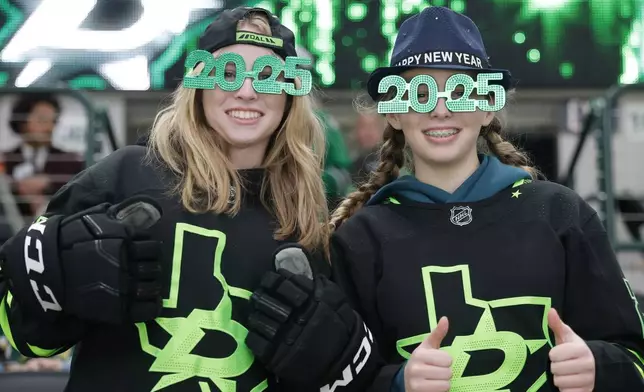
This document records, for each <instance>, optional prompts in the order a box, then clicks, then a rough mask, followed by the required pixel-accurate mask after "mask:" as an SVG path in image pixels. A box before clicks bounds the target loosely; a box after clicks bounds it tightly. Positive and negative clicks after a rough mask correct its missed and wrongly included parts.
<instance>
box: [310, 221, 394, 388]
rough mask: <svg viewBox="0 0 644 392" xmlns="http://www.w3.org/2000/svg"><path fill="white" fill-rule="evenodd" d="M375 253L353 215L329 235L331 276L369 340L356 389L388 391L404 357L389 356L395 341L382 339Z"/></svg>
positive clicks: (370, 240) (373, 245) (376, 257)
mask: <svg viewBox="0 0 644 392" xmlns="http://www.w3.org/2000/svg"><path fill="white" fill-rule="evenodd" d="M378 253H379V252H378V246H377V244H376V243H375V241H374V240H373V239H372V238H371V237H370V236H369V234H368V231H367V230H366V228H364V227H360V224H359V223H358V222H356V221H355V220H353V219H350V220H348V221H347V222H345V223H344V224H343V225H342V227H341V228H340V230H339V231H338V232H336V233H335V234H334V235H333V236H332V238H331V263H332V264H331V265H332V271H333V280H334V281H335V282H336V283H338V284H339V285H340V286H341V287H342V288H343V290H344V292H345V294H346V295H347V296H348V297H349V301H350V302H351V305H352V306H353V308H354V309H355V310H356V311H357V312H358V313H359V314H360V315H361V317H362V319H363V321H364V324H365V327H366V328H367V329H368V331H369V336H370V337H371V342H372V344H371V352H370V356H369V358H368V361H366V363H365V365H364V366H363V367H362V368H361V373H360V374H358V375H357V377H356V385H355V387H358V389H356V390H360V391H369V392H390V391H391V390H392V387H394V379H395V378H396V375H397V374H398V372H399V370H401V368H402V367H401V365H402V364H403V360H402V359H400V360H389V359H390V358H394V357H395V353H394V352H393V351H395V342H391V341H387V340H386V339H385V334H384V331H383V326H382V323H381V322H380V319H379V316H378V311H377V308H376V285H377V282H378V280H379V279H378V274H379V268H378V259H379V256H378ZM392 349H393V351H392ZM346 390H347V391H348V390H349V389H346ZM351 390H353V389H351ZM321 391H322V390H321ZM331 391H332V390H331ZM323 392H328V391H327V390H325V391H323Z"/></svg>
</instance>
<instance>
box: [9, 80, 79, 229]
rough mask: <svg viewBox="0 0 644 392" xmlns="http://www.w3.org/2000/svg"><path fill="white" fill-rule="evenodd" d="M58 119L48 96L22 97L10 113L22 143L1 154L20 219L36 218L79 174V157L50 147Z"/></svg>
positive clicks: (56, 106)
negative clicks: (21, 216) (22, 217)
mask: <svg viewBox="0 0 644 392" xmlns="http://www.w3.org/2000/svg"><path fill="white" fill-rule="evenodd" d="M59 116H60V104H59V103H58V101H57V100H56V99H55V98H54V96H53V95H51V94H46V93H38V94H33V93H29V94H23V95H21V96H20V97H19V98H18V100H17V101H16V103H15V105H14V107H13V110H12V112H11V119H10V120H9V125H10V127H11V129H12V130H13V131H14V132H15V133H16V134H17V135H18V136H19V137H20V138H21V139H22V143H21V144H20V145H19V146H18V148H16V149H15V150H13V151H9V152H7V153H5V154H4V164H5V171H6V174H7V175H8V176H9V177H10V178H11V179H12V180H13V181H12V192H13V194H14V196H15V197H16V200H17V204H18V208H19V209H20V212H21V214H22V215H23V216H27V217H33V216H35V215H37V214H38V213H39V212H40V211H41V210H42V209H44V207H45V205H46V204H47V200H48V196H51V195H53V194H54V193H55V192H56V191H57V190H58V189H59V188H60V187H62V186H63V185H64V184H65V183H67V181H69V179H70V178H71V177H72V176H73V175H75V174H76V173H78V172H80V171H81V170H82V169H83V167H84V163H83V161H82V159H81V157H80V156H78V155H77V154H73V153H68V152H65V151H62V150H59V149H57V148H55V147H54V146H52V143H51V142H52V134H53V132H54V128H55V126H56V123H57V121H58V117H59Z"/></svg>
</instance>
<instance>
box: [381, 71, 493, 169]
mask: <svg viewBox="0 0 644 392" xmlns="http://www.w3.org/2000/svg"><path fill="white" fill-rule="evenodd" d="M456 73H462V71H461V72H458V71H454V70H443V69H427V68H417V69H411V70H408V71H406V72H404V73H403V74H401V76H402V77H404V78H405V79H406V80H407V81H408V82H409V81H410V80H411V79H412V78H413V77H414V76H416V75H423V74H424V75H429V76H431V77H433V78H434V79H435V80H436V84H437V85H438V90H439V91H444V90H445V82H446V81H447V79H449V77H450V76H452V75H454V74H456ZM470 76H472V78H473V79H475V80H476V75H475V74H471V75H470ZM423 87H424V89H423ZM462 95H463V86H458V87H457V89H456V90H455V91H454V93H453V94H452V96H453V98H454V99H455V98H458V97H460V96H462ZM470 99H484V97H481V96H477V95H475V94H471V95H470ZM418 100H419V101H420V102H421V103H422V102H427V86H421V88H419V93H418ZM493 118H494V113H493V112H483V111H480V110H478V109H477V110H476V111H474V112H454V113H453V112H450V111H449V110H448V109H447V106H446V105H445V99H443V98H440V99H439V100H438V103H437V104H436V108H434V110H433V111H431V112H429V113H417V112H415V111H413V110H410V111H409V112H408V113H401V114H393V113H392V114H387V121H389V123H390V124H391V125H392V126H393V127H394V128H396V129H400V130H402V132H403V133H404V134H405V140H406V142H407V145H408V146H409V147H410V148H411V151H412V153H413V155H414V164H415V166H416V167H417V168H418V167H419V166H423V165H424V166H427V165H428V166H444V165H454V164H457V163H461V162H467V161H472V160H476V159H477V158H476V142H477V139H478V136H479V133H480V131H481V127H483V126H486V125H488V124H490V122H491V121H492V119H493Z"/></svg>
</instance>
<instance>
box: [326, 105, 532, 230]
mask: <svg viewBox="0 0 644 392" xmlns="http://www.w3.org/2000/svg"><path fill="white" fill-rule="evenodd" d="M390 98H391V97H388V98H387V99H390ZM502 128H503V127H502V125H501V121H500V120H499V119H498V118H496V117H495V118H494V119H493V120H492V122H491V123H490V125H488V126H485V127H482V128H481V137H482V138H483V140H484V141H485V147H486V148H487V152H489V153H491V154H492V155H494V156H496V157H498V159H499V161H501V162H502V163H504V164H506V165H511V166H516V167H520V168H522V169H524V170H525V171H526V172H528V173H529V174H530V176H531V177H534V178H536V177H538V175H539V173H538V171H537V169H536V168H534V167H532V166H530V159H529V158H528V156H527V155H526V154H525V153H523V152H522V151H521V150H519V149H517V148H516V147H515V146H514V145H513V144H512V143H510V142H509V141H507V140H505V139H503V137H502V136H501V131H502ZM380 156H381V160H380V164H379V165H378V168H377V169H376V170H375V171H374V172H373V173H371V176H370V178H369V181H367V182H365V183H364V184H362V185H360V187H359V188H358V190H356V191H355V192H353V193H351V194H350V195H349V196H347V198H345V199H344V201H343V202H342V203H341V204H340V205H339V206H338V208H337V209H336V210H335V212H334V214H333V216H332V217H331V226H332V227H338V226H340V224H341V223H342V222H343V221H345V220H346V219H348V218H349V217H351V215H353V214H354V213H355V212H356V211H357V210H358V209H359V208H360V207H362V206H363V205H364V204H365V203H366V202H367V201H368V200H369V198H370V197H371V196H373V194H374V193H376V191H378V189H380V188H381V187H383V186H384V185H386V184H388V183H390V182H391V181H393V180H395V179H396V178H398V177H399V175H400V169H402V168H403V167H413V161H410V162H406V161H405V158H406V157H409V155H408V154H406V153H405V134H404V133H403V132H400V131H397V130H396V129H394V128H393V127H392V126H391V125H390V124H388V125H387V126H386V127H385V131H384V134H383V144H382V147H381V149H380Z"/></svg>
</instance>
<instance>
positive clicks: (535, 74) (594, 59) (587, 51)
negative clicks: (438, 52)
mask: <svg viewBox="0 0 644 392" xmlns="http://www.w3.org/2000/svg"><path fill="white" fill-rule="evenodd" d="M63 1H64V0H61V2H63ZM107 2H109V4H110V6H107V4H108V3H107ZM32 3H38V2H37V1H35V2H32ZM221 3H222V4H223V5H224V6H225V7H234V6H237V5H242V4H246V5H260V6H263V7H266V8H268V9H270V10H272V11H273V12H275V13H276V14H277V15H278V16H279V17H280V18H281V20H282V22H283V23H284V24H286V25H287V26H289V27H290V28H292V29H293V30H295V35H296V37H297V39H298V42H297V43H298V44H300V45H302V46H304V47H305V48H306V49H308V50H309V51H310V52H311V53H312V54H313V56H314V58H315V60H314V61H315V71H314V80H315V83H316V84H317V85H318V86H320V87H322V88H332V89H357V88H363V87H364V85H365V82H366V80H367V77H368V75H369V73H370V72H371V71H372V70H373V69H374V68H375V67H377V66H386V65H388V56H389V53H390V51H391V47H392V45H393V43H394V40H395V37H396V32H397V30H398V27H399V26H400V23H401V22H402V21H403V20H404V19H405V18H406V17H407V16H408V15H409V14H411V13H414V12H417V11H418V10H420V9H422V8H424V7H426V6H428V5H443V6H448V7H451V8H452V9H454V10H456V11H459V12H464V13H465V14H466V15H468V16H469V17H471V18H472V19H473V20H474V21H475V22H476V23H477V24H478V26H479V28H480V30H481V33H482V35H483V37H484V40H485V42H486V46H487V50H488V55H489V56H490V58H491V62H492V65H493V66H494V67H502V68H508V69H510V70H511V72H512V73H513V75H514V76H515V77H516V78H517V79H518V81H519V87H524V88H559V87H575V88H607V87H609V86H611V85H614V84H616V83H618V82H622V83H633V82H636V81H638V80H639V77H640V75H641V74H642V73H643V72H642V70H641V65H640V63H641V62H642V55H641V54H640V50H641V40H642V38H643V36H644V32H643V31H642V19H643V17H642V15H643V14H644V0H583V1H582V0H442V1H441V0H433V1H417V0H404V1H403V0H382V1H357V2H354V1H350V0H327V1H324V0H314V1H313V0H294V1H260V2H257V1H223V2H221ZM24 4H25V2H17V1H8V0H0V10H2V11H3V16H2V20H0V22H1V23H2V24H3V28H2V30H0V43H2V45H5V44H6V42H8V40H10V39H11V35H12V34H13V33H15V29H16V27H19V25H20V23H19V22H16V19H15V18H14V20H10V18H9V17H8V16H7V12H6V11H7V10H10V9H13V10H14V11H15V12H17V13H19V14H22V15H21V16H22V21H24V20H25V19H26V18H27V17H28V16H29V9H30V8H31V9H33V5H32V6H31V7H25V6H24ZM119 4H120V6H119ZM168 4H172V2H169V3H168ZM168 7H172V6H171V5H168ZM217 12H218V10H212V11H206V12H205V14H203V15H201V16H200V19H199V20H197V21H195V22H194V23H192V24H191V25H190V26H189V27H188V28H187V29H186V30H185V31H184V32H183V33H182V34H180V35H179V36H176V37H174V38H173V40H172V42H171V43H170V44H169V45H165V46H164V47H161V48H156V49H154V50H153V51H152V52H151V53H150V55H149V59H150V61H149V70H150V88H151V89H154V90H171V89H174V88H175V87H176V86H177V84H178V83H179V82H180V80H181V77H182V76H183V73H184V64H183V62H184V59H185V55H186V53H188V52H190V51H191V50H194V49H195V45H196V40H197V37H198V35H199V33H200V32H201V31H202V30H203V28H204V27H205V26H206V25H207V24H208V22H210V21H211V20H212V18H213V17H214V16H215V15H216V13H217ZM137 13H140V4H139V2H138V0H128V1H123V0H104V1H99V2H98V5H97V7H96V9H95V10H94V11H93V12H92V14H91V15H90V17H89V18H88V20H87V21H86V22H85V23H84V25H83V27H84V28H87V29H93V30H115V29H119V28H126V27H128V23H130V24H131V23H133V21H135V20H136V15H137ZM14 16H15V15H14ZM8 22H11V23H8ZM12 26H13V27H12ZM94 57H95V54H93V53H92V51H87V53H86V54H85V55H84V57H83V61H85V60H86V61H87V63H88V65H87V66H86V67H84V66H80V68H79V64H82V63H83V62H82V61H81V62H80V63H79V61H78V59H74V60H72V59H67V58H65V56H57V57H56V58H55V67H54V69H52V71H50V72H49V73H48V74H47V75H45V76H43V77H42V78H41V79H40V80H38V81H37V82H35V83H34V84H33V85H34V86H41V85H48V86H51V85H56V84H60V83H61V82H63V83H64V84H68V85H70V86H72V87H76V88H90V89H114V88H116V87H115V86H113V85H111V84H110V83H109V82H107V81H106V80H105V79H104V78H102V77H101V76H100V75H99V73H97V72H96V71H95V69H96V68H95V67H92V66H91V64H92V61H91V60H92V59H93V58H94ZM52 61H54V60H52ZM101 61H106V60H105V57H104V55H103V57H101V58H98V57H96V61H94V63H96V62H101ZM25 64H26V62H23V63H20V62H19V63H2V64H0V84H5V85H9V86H11V85H13V81H14V79H15V78H16V76H17V75H18V74H19V73H20V71H21V69H22V68H23V67H24V66H25Z"/></svg>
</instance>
